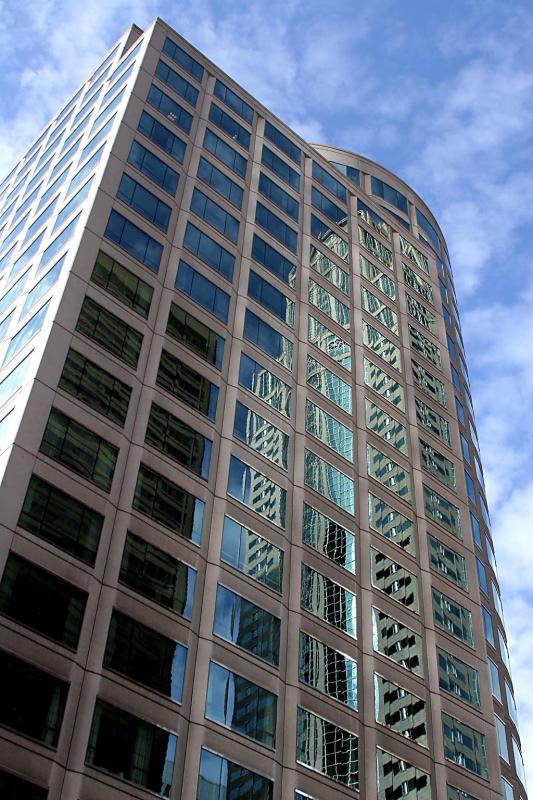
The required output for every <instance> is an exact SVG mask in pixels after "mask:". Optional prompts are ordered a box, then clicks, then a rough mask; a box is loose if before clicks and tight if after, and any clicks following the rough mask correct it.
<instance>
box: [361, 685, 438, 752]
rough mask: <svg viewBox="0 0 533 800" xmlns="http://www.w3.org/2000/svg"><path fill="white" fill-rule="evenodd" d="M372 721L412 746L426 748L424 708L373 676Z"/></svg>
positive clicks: (415, 698) (413, 697) (404, 692)
mask: <svg viewBox="0 0 533 800" xmlns="http://www.w3.org/2000/svg"><path fill="white" fill-rule="evenodd" d="M374 709H375V719H376V722H379V723H380V724H381V725H385V726H386V727H387V728H390V729H391V730H393V731H395V732H396V733H399V734H400V736H405V738H406V739H410V740H411V741H412V742H415V743H416V744H419V745H421V746H422V747H427V746H428V733H427V720H426V704H425V702H424V701H423V700H422V698H420V697H418V696H417V695H416V694H411V692H408V691H407V690H406V689H403V688H402V687H401V686H398V684H396V683H393V682H392V681H389V680H387V679H386V678H382V677H381V675H378V674H377V673H374Z"/></svg>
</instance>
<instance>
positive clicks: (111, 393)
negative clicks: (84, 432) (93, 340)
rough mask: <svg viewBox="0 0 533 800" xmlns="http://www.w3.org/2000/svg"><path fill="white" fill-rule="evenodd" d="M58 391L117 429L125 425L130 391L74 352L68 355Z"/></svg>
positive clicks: (127, 387) (71, 351)
mask: <svg viewBox="0 0 533 800" xmlns="http://www.w3.org/2000/svg"><path fill="white" fill-rule="evenodd" d="M59 388H60V389H63V390H64V391H66V392H68V393H69V394H72V395H73V396H74V397H77V398H78V399H79V400H81V401H82V402H83V403H86V404H87V405H88V406H89V407H90V408H93V409H94V410H95V411H98V412H99V413H100V414H103V415H104V416H105V417H107V418H108V419H111V420H113V422H116V423H117V424H118V425H120V426H123V425H124V422H125V420H126V414H127V412H128V404H129V399H130V395H131V388H130V387H129V386H126V384H124V383H122V381H120V380H118V378H115V377H113V375H111V374H110V373H109V372H106V370H104V369H102V368H101V367H99V366H98V365H97V364H94V363H93V362H92V361H89V359H88V358H85V356H82V355H81V353H78V352H76V350H72V349H70V350H69V351H68V354H67V358H66V360H65V365H64V367H63V372H62V374H61V378H60V380H59Z"/></svg>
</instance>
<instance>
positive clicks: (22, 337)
mask: <svg viewBox="0 0 533 800" xmlns="http://www.w3.org/2000/svg"><path fill="white" fill-rule="evenodd" d="M49 305H50V300H48V301H47V302H46V303H45V304H44V306H42V308H40V309H39V311H37V313H36V314H34V315H33V317H31V318H30V319H29V320H28V322H26V324H25V325H24V326H23V327H22V328H20V330H18V331H17V332H16V333H15V334H14V335H13V336H12V337H11V341H10V342H9V346H8V348H7V350H6V353H5V355H4V360H3V361H2V366H3V365H4V364H7V363H8V361H11V359H12V358H14V357H15V356H16V355H17V353H20V351H21V350H22V349H23V348H24V347H26V345H27V344H28V342H29V341H30V340H31V339H33V337H34V336H36V335H37V334H38V333H39V331H40V330H41V328H42V327H43V324H44V320H45V317H46V312H47V311H48V306H49Z"/></svg>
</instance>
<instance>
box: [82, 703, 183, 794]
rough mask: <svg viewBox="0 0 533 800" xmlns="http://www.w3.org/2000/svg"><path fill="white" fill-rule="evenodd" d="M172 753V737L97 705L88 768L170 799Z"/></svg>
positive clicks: (89, 746)
mask: <svg viewBox="0 0 533 800" xmlns="http://www.w3.org/2000/svg"><path fill="white" fill-rule="evenodd" d="M140 742H142V743H143V745H142V747H141V746H140V744H139V743H140ZM175 752H176V737H175V736H174V734H171V733H168V731H166V730H164V729H163V728H160V727H158V726H156V725H152V724H151V723H149V722H145V721H144V720H142V719H139V717H135V716H134V715H133V714H130V713H128V712H127V711H123V710H122V709H121V708H117V707H116V706H112V705H110V704H109V703H104V701H103V700H97V701H96V704H95V707H94V715H93V721H92V725H91V733H90V735H89V744H88V746H87V755H86V757H85V761H86V763H87V764H88V765H89V766H92V767H95V768H96V769H103V770H104V771H105V772H110V773H111V774H112V775H115V776H116V777H118V778H120V779H122V780H126V781H131V783H134V784H136V785H137V786H141V787H142V788H144V789H148V791H151V792H154V793H155V794H158V795H161V796H162V797H169V796H170V788H171V783H172V771H173V769H174V757H175Z"/></svg>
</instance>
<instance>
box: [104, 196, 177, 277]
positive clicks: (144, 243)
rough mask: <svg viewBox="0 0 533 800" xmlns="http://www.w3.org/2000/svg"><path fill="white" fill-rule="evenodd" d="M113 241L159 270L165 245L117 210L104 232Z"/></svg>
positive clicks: (111, 215) (110, 217)
mask: <svg viewBox="0 0 533 800" xmlns="http://www.w3.org/2000/svg"><path fill="white" fill-rule="evenodd" d="M104 236H106V237H107V238H108V239H111V241H112V242H116V244H118V245H120V247H123V248H124V250H127V251H128V253H131V255H132V256H134V257H135V258H138V259H139V261H142V263H143V264H145V265H146V266H147V267H148V268H149V269H151V270H153V271H154V272H158V271H159V265H160V263H161V256H162V254H163V245H161V244H159V242H157V241H156V240H155V239H152V237H151V236H149V235H148V234H147V233H145V232H144V231H143V230H141V229H140V228H138V227H137V225H134V224H133V222H130V221H129V220H128V219H126V217H123V216H122V214H119V213H118V212H117V211H111V214H110V215H109V222H108V223H107V228H106V231H105V233H104Z"/></svg>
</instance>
